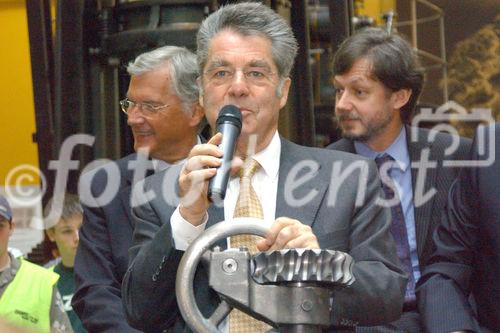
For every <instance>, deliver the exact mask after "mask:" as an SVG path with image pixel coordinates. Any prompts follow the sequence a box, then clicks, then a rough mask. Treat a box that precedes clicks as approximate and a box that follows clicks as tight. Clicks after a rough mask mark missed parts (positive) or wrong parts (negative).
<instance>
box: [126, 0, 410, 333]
mask: <svg viewBox="0 0 500 333" xmlns="http://www.w3.org/2000/svg"><path fill="white" fill-rule="evenodd" d="M197 43H198V51H197V57H198V64H199V66H200V68H199V69H200V78H199V84H200V85H201V87H202V95H201V96H200V103H201V104H202V106H203V107H204V108H205V111H206V117H207V120H208V122H209V124H210V125H211V127H212V128H213V129H214V132H215V131H216V128H217V118H218V117H219V114H220V112H221V110H224V107H225V106H227V105H234V106H236V107H237V108H239V110H240V112H241V122H242V127H241V133H240V135H239V138H238V139H237V141H236V147H235V152H234V155H235V157H234V158H233V159H232V167H233V168H232V169H233V170H232V171H233V172H232V175H233V176H232V177H231V178H230V179H229V182H228V185H227V189H226V193H225V195H224V198H223V199H222V196H221V198H220V199H221V202H220V203H218V204H215V203H213V202H212V200H210V198H209V196H208V189H209V182H210V180H211V179H212V178H213V177H215V176H216V174H217V172H218V170H220V167H221V164H222V163H223V161H224V154H227V148H226V146H225V143H224V135H227V134H225V133H217V134H215V135H214V136H213V137H212V138H210V140H209V141H208V142H207V143H205V144H200V145H197V146H195V147H194V148H193V149H192V150H191V152H190V153H189V156H188V159H187V161H186V163H185V165H184V166H183V169H182V171H181V172H180V175H179V178H178V183H177V190H178V193H179V197H180V202H179V203H178V205H171V204H168V203H166V202H165V201H164V200H162V195H157V196H156V199H154V200H152V201H150V202H148V203H145V204H143V205H142V206H139V207H136V208H135V209H134V210H133V215H134V219H135V220H136V229H135V233H134V246H133V247H132V248H131V250H130V267H129V270H128V272H127V274H126V276H125V278H124V281H123V286H122V291H123V299H124V306H125V311H126V314H127V319H128V320H129V322H130V324H131V325H132V326H134V327H136V328H138V329H140V330H143V331H145V332H162V331H163V330H168V331H172V332H189V330H186V327H185V323H184V321H183V319H182V317H181V315H180V313H179V309H178V308H177V303H176V299H175V277H176V271H177V267H178V264H179V260H180V258H181V256H182V254H183V251H184V250H185V249H186V248H187V247H188V246H189V244H190V243H191V242H192V241H193V240H194V239H195V238H196V237H197V236H198V235H199V234H201V233H202V232H203V231H204V230H205V229H206V228H208V227H210V226H211V225H213V224H215V223H218V222H220V221H223V220H226V221H232V220H233V218H234V217H244V216H249V217H256V218H260V219H262V223H266V224H267V225H269V226H270V231H269V233H268V234H267V235H266V237H265V238H262V239H258V240H255V239H250V240H249V239H246V238H245V239H243V238H238V237H231V238H230V239H228V240H227V241H225V242H224V244H222V245H223V246H229V247H239V246H246V247H247V248H249V250H250V251H251V252H253V251H267V250H278V249H283V248H310V249H312V248H324V249H334V250H340V251H344V252H347V253H349V254H350V255H351V256H352V257H353V259H354V262H355V264H354V265H353V274H354V277H355V279H356V281H355V282H354V283H353V284H352V285H351V286H350V287H349V288H346V289H343V290H339V291H337V292H335V295H334V297H333V299H332V302H333V303H332V322H333V323H335V324H342V325H344V326H349V325H355V324H356V323H359V324H360V325H364V326H369V325H378V324H382V323H386V322H390V321H392V320H394V319H396V318H398V317H399V315H400V314H401V308H402V303H403V291H404V289H405V277H404V274H403V273H402V270H401V269H400V268H399V265H398V261H397V257H396V250H395V245H394V241H393V240H392V238H391V237H390V235H389V223H390V212H389V210H388V208H384V207H381V206H380V205H376V204H375V201H376V200H377V198H378V197H379V196H380V197H382V195H381V191H382V189H381V187H380V182H379V180H378V177H377V171H376V167H375V165H374V164H373V162H369V161H368V160H365V159H363V158H361V157H358V156H356V155H352V154H348V153H342V152H338V151H330V150H323V149H316V148H309V147H302V146H298V145H295V144H293V143H291V142H289V141H287V140H285V139H284V138H282V137H280V135H279V133H278V130H277V129H278V118H279V111H280V109H282V108H283V107H284V106H285V104H286V101H287V98H288V92H289V88H290V84H291V79H290V77H289V75H290V71H291V69H292V66H293V63H294V58H295V55H296V52H297V44H296V40H295V38H294V36H293V33H292V31H291V28H290V27H289V26H288V24H287V23H286V21H285V20H283V19H282V18H281V17H280V16H279V15H278V14H276V13H275V12H274V11H272V10H271V9H270V8H268V7H266V6H264V5H262V4H259V3H240V4H235V5H228V6H225V7H222V8H220V9H219V10H218V11H216V12H214V13H213V14H211V15H210V16H209V17H208V18H207V19H206V20H205V21H204V22H203V23H202V25H201V27H200V30H199V32H198V35H197ZM221 142H222V143H223V144H221ZM225 150H226V152H225V153H224V151H225ZM353 163H354V164H356V163H357V164H362V165H364V166H365V168H364V170H365V171H366V173H365V176H362V172H361V171H360V170H361V169H363V168H361V169H359V168H358V169H357V171H356V170H354V171H353V172H350V173H344V174H343V177H332V174H335V170H334V166H335V165H337V167H338V166H340V169H342V170H344V169H346V168H348V167H349V166H350V165H352V164H353ZM161 177H162V175H161V174H156V175H154V176H152V177H150V178H148V179H146V182H145V184H144V186H145V191H143V192H146V191H149V190H151V191H154V192H155V193H162V191H164V189H163V188H162V187H161V186H162V185H161V184H162V183H163V181H162V179H161ZM341 178H343V179H341ZM360 182H361V183H362V184H360ZM358 185H361V186H358ZM360 189H362V190H363V191H362V192H363V193H364V194H365V195H364V197H363V200H362V202H356V201H357V196H358V192H360V191H361V190H360ZM335 191H337V192H338V193H336V194H337V195H334V193H333V192H335ZM332 197H333V198H337V200H332ZM236 221H237V220H235V221H233V223H237V222H236ZM194 290H195V295H196V298H197V302H198V304H199V306H200V310H201V312H202V313H203V314H204V315H205V316H209V315H210V314H211V313H212V312H213V311H214V309H215V308H216V306H217V303H218V298H217V297H216V295H215V294H214V292H213V291H212V290H210V289H209V288H208V282H207V272H206V271H205V270H204V268H203V267H202V266H200V267H199V268H198V271H197V274H196V276H195V281H194ZM233 312H235V311H234V310H233V311H232V313H231V315H230V316H228V319H227V320H226V321H224V323H223V325H225V326H224V328H223V330H225V331H226V332H227V331H229V332H230V333H239V332H263V331H265V330H266V329H267V328H265V327H264V326H263V325H261V323H260V322H257V323H255V322H252V320H250V319H248V318H246V317H245V316H246V315H241V314H238V313H236V314H235V315H233ZM254 321H255V320H254Z"/></svg>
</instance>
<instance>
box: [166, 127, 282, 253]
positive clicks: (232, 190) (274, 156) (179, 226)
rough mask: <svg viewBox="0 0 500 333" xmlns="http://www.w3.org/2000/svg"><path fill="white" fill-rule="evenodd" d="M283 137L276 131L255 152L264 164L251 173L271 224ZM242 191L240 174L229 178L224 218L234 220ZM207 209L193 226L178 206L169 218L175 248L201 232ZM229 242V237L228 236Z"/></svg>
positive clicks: (256, 191)
mask: <svg viewBox="0 0 500 333" xmlns="http://www.w3.org/2000/svg"><path fill="white" fill-rule="evenodd" d="M280 155H281V140H280V138H279V134H278V132H277V131H276V133H274V136H273V138H272V139H271V142H270V143H269V145H268V146H267V147H266V148H264V149H263V150H261V151H260V152H258V153H256V154H255V155H253V156H252V158H253V159H255V160H256V161H257V162H259V164H260V165H261V168H260V169H259V170H258V171H257V172H256V173H255V175H254V176H253V177H252V186H253V188H254V190H255V193H256V194H257V196H258V197H259V200H260V202H261V204H262V209H263V212H264V223H266V225H268V226H271V224H272V223H273V222H274V220H275V218H276V216H275V214H276V195H277V192H278V171H279V167H280ZM239 192H240V179H239V177H232V178H231V179H230V180H229V183H228V186H227V191H226V197H225V198H224V219H225V221H231V220H232V218H233V215H234V209H235V207H236V201H237V200H238V194H239ZM207 221H208V213H207V214H206V215H205V218H204V222H203V223H202V224H200V225H199V226H194V225H192V224H191V223H189V222H188V221H186V220H185V219H184V218H183V217H182V216H181V214H180V213H179V207H177V209H176V210H175V211H174V213H173V214H172V216H171V218H170V224H171V227H172V237H173V239H174V243H175V248H176V249H178V250H182V251H184V250H186V249H187V248H188V246H189V245H190V244H191V242H192V241H193V240H194V239H195V238H196V237H198V235H200V234H201V233H202V232H203V231H204V230H205V227H206V224H207ZM228 246H230V244H229V239H228Z"/></svg>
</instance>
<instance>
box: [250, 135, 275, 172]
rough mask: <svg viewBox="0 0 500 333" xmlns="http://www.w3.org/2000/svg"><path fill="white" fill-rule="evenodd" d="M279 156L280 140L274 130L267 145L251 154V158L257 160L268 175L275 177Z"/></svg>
mask: <svg viewBox="0 0 500 333" xmlns="http://www.w3.org/2000/svg"><path fill="white" fill-rule="evenodd" d="M280 156H281V140H280V136H279V134H278V131H276V132H275V133H274V135H273V138H272V139H271V142H269V144H268V145H267V147H266V148H264V149H263V150H261V151H259V152H258V153H256V154H255V155H253V156H252V158H253V159H254V160H256V161H257V162H259V164H260V165H261V167H262V170H264V172H265V173H266V174H267V176H268V177H270V178H275V177H276V176H277V175H278V170H279V167H280Z"/></svg>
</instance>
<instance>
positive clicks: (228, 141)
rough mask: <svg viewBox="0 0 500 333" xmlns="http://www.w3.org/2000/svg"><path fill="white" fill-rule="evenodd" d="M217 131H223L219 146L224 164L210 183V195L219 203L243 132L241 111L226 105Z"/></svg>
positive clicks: (222, 110) (221, 111) (218, 118)
mask: <svg viewBox="0 0 500 333" xmlns="http://www.w3.org/2000/svg"><path fill="white" fill-rule="evenodd" d="M216 126H217V132H220V133H222V142H221V144H220V145H219V148H220V149H221V150H222V152H223V154H224V155H223V156H222V164H221V165H220V167H219V168H218V169H217V173H216V174H215V176H214V177H213V178H212V179H211V180H210V182H209V184H208V197H209V198H210V200H212V202H214V203H216V204H218V203H220V202H222V200H224V197H225V196H226V188H227V183H228V181H229V173H230V171H231V161H232V160H233V155H234V149H235V148H236V141H237V140H238V137H239V135H240V132H241V112H240V109H238V108H237V107H236V106H234V105H226V106H224V107H223V108H222V109H221V110H220V112H219V116H218V117H217V122H216Z"/></svg>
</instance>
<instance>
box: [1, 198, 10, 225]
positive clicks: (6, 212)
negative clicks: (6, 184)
mask: <svg viewBox="0 0 500 333" xmlns="http://www.w3.org/2000/svg"><path fill="white" fill-rule="evenodd" d="M0 216H3V217H5V218H6V219H7V220H8V221H12V209H11V208H10V205H9V202H8V201H7V199H5V197H4V196H3V195H0Z"/></svg>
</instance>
